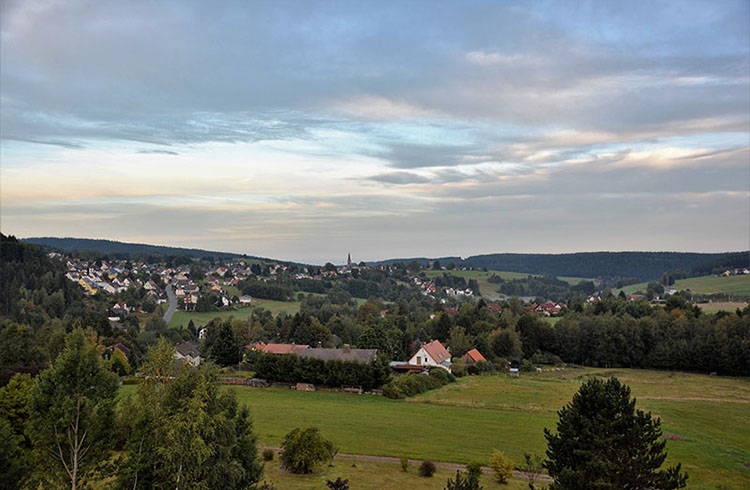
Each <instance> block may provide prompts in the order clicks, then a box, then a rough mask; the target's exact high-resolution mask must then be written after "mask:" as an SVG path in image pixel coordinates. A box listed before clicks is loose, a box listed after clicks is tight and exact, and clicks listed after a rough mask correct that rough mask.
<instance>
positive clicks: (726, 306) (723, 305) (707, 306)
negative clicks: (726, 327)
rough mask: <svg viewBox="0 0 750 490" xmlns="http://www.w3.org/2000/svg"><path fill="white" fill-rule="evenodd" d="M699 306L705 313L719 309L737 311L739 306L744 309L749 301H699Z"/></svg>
mask: <svg viewBox="0 0 750 490" xmlns="http://www.w3.org/2000/svg"><path fill="white" fill-rule="evenodd" d="M698 306H700V308H701V310H703V312H704V313H716V312H717V311H736V310H737V308H739V309H740V310H744V309H745V307H746V306H747V303H741V302H737V301H734V302H731V303H730V302H728V301H715V302H713V303H699V304H698Z"/></svg>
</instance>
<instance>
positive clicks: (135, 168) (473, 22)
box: [0, 0, 750, 263]
mask: <svg viewBox="0 0 750 490" xmlns="http://www.w3.org/2000/svg"><path fill="white" fill-rule="evenodd" d="M0 8H1V9H2V10H1V11H0V31H1V32H0V227H1V229H2V232H3V233H5V234H13V235H16V236H19V237H32V236H60V237H64V236H72V237H80V238H106V239H113V240H122V241H127V242H138V243H150V244H158V245H171V246H187V247H199V248H205V249H209V250H219V251H229V252H238V253H247V254H251V255H260V256H266V257H274V258H279V259H286V260H297V261H306V262H312V263H323V262H326V261H332V262H334V263H342V262H343V261H344V260H345V259H346V255H347V253H351V254H352V259H353V260H355V261H359V260H365V261H367V260H376V259H384V258H395V257H416V256H427V257H440V256H448V255H458V256H464V257H466V256H470V255H475V254H481V253H495V252H542V253H563V252H576V251H597V250H612V251H619V250H671V251H697V252H720V251H729V250H747V249H748V248H750V2H748V1H747V0H746V1H737V2H734V1H731V0H722V1H720V2H716V1H705V2H692V1H679V2H662V1H648V2H613V1H612V2H611V1H592V2H573V1H566V2H562V1H549V2H546V1H520V2H510V1H503V2H499V1H487V2H484V1H461V2H453V1H427V0H424V1H395V0H394V1H389V2H375V1H371V2H366V1H362V2H352V1H342V2H335V1H326V2H315V1H302V0H299V1H284V0H281V1H275V2H266V1H237V2H228V1H216V2H205V1H178V2H170V1H159V2H155V1H140V0H135V1H111V2H109V1H108V2H101V1H70V0H65V1H55V0H46V1H34V2H27V1H9V0H4V1H3V2H1V3H0Z"/></svg>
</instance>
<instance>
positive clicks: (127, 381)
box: [120, 376, 141, 385]
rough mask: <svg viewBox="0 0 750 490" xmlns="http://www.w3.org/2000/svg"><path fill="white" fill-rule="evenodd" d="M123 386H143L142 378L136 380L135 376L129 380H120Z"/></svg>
mask: <svg viewBox="0 0 750 490" xmlns="http://www.w3.org/2000/svg"><path fill="white" fill-rule="evenodd" d="M120 381H121V382H122V384H123V385H137V384H141V378H136V377H135V376H131V377H129V378H122V379H121V380H120Z"/></svg>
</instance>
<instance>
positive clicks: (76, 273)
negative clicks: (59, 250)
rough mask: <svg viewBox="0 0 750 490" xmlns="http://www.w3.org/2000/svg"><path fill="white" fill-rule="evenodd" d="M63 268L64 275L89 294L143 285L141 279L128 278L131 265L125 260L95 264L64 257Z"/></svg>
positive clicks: (115, 291)
mask: <svg viewBox="0 0 750 490" xmlns="http://www.w3.org/2000/svg"><path fill="white" fill-rule="evenodd" d="M55 255H57V254H55ZM139 265H140V266H144V265H145V264H139ZM136 267H138V265H137V266H136ZM65 268H66V273H65V277H67V278H68V279H69V280H71V281H73V282H77V283H78V284H80V285H81V287H82V288H83V289H84V291H86V293H87V294H90V295H94V294H97V293H100V292H105V293H109V294H115V293H119V292H120V291H124V290H126V289H128V288H129V287H130V286H131V285H135V286H137V287H141V286H143V283H142V282H141V281H139V280H131V279H130V277H132V274H131V271H132V266H131V264H129V263H127V262H126V261H117V262H106V261H102V262H101V264H100V265H97V264H96V263H93V262H88V261H86V260H81V259H65ZM136 270H137V269H136Z"/></svg>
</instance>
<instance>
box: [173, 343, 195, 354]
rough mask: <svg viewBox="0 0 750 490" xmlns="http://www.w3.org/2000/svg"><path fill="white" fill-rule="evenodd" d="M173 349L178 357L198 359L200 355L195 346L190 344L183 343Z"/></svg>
mask: <svg viewBox="0 0 750 490" xmlns="http://www.w3.org/2000/svg"><path fill="white" fill-rule="evenodd" d="M175 349H177V352H179V353H180V355H183V356H190V357H200V355H201V353H200V352H198V349H196V347H195V345H193V344H191V343H190V342H183V343H181V344H180V345H178V346H176V347H175Z"/></svg>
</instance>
